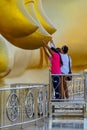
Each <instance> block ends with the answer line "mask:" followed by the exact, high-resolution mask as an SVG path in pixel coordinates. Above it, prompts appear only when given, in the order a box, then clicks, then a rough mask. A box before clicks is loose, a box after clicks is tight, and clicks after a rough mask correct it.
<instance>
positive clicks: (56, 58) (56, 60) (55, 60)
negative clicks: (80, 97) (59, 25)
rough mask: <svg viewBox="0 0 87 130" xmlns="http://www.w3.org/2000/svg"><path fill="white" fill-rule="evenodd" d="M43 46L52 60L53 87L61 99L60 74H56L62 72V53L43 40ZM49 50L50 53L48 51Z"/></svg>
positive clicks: (57, 97) (57, 96)
mask: <svg viewBox="0 0 87 130" xmlns="http://www.w3.org/2000/svg"><path fill="white" fill-rule="evenodd" d="M43 48H44V51H45V53H46V55H47V56H48V58H49V60H50V71H51V74H54V75H52V83H53V87H54V89H55V98H56V99H60V98H61V96H60V85H59V84H60V76H58V75H55V74H61V69H60V68H61V63H60V55H59V54H58V53H57V52H56V50H55V48H54V47H51V48H50V47H49V46H48V45H47V44H45V42H44V41H43ZM48 52H49V53H48Z"/></svg>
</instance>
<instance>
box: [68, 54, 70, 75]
mask: <svg viewBox="0 0 87 130" xmlns="http://www.w3.org/2000/svg"><path fill="white" fill-rule="evenodd" d="M68 58H69V72H71V67H70V57H69V55H68Z"/></svg>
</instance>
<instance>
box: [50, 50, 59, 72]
mask: <svg viewBox="0 0 87 130" xmlns="http://www.w3.org/2000/svg"><path fill="white" fill-rule="evenodd" d="M49 59H50V63H51V73H52V74H61V69H60V67H61V65H60V55H59V54H58V53H56V52H54V53H53V56H50V57H49Z"/></svg>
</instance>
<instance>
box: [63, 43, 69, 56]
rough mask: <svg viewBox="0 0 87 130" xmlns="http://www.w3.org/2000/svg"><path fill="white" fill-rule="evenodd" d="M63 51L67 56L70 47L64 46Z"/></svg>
mask: <svg viewBox="0 0 87 130" xmlns="http://www.w3.org/2000/svg"><path fill="white" fill-rule="evenodd" d="M62 51H63V53H64V54H66V53H67V52H68V46H66V45H64V46H63V47H62Z"/></svg>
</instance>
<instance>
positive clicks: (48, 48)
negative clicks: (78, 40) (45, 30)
mask: <svg viewBox="0 0 87 130" xmlns="http://www.w3.org/2000/svg"><path fill="white" fill-rule="evenodd" d="M43 48H44V51H45V53H46V55H47V56H48V57H49V56H50V55H49V53H50V54H51V55H52V56H53V51H52V50H51V48H50V47H49V46H48V45H47V44H46V43H45V41H43ZM46 49H47V50H48V51H49V53H48V52H47V50H46Z"/></svg>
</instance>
